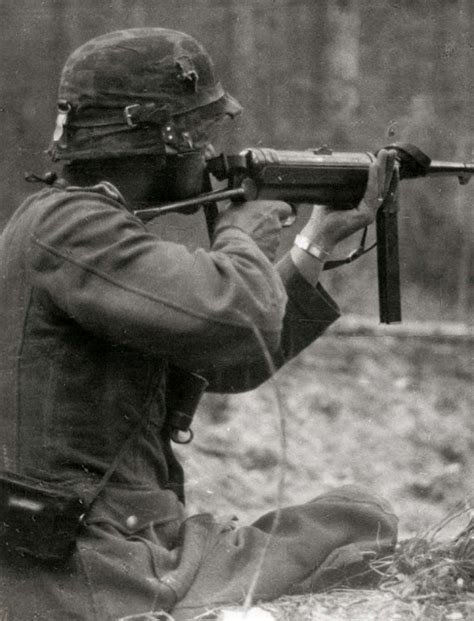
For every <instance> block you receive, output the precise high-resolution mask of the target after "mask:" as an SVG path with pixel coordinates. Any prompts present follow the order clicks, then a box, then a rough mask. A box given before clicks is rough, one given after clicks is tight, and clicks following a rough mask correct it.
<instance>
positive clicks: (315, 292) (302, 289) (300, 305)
mask: <svg viewBox="0 0 474 621" xmlns="http://www.w3.org/2000/svg"><path fill="white" fill-rule="evenodd" d="M276 267H277V269H278V272H279V274H280V277H281V279H282V281H283V284H284V285H285V288H286V291H287V294H288V298H289V299H290V300H291V302H292V304H291V307H292V309H291V310H290V309H288V311H289V312H290V313H291V314H293V313H295V314H297V315H298V316H299V318H301V319H309V320H311V319H312V320H314V319H315V318H317V320H318V323H322V324H327V326H329V325H330V324H332V323H333V322H334V321H336V319H338V318H339V317H340V315H341V312H340V309H339V307H338V305H337V303H336V302H335V301H334V300H333V298H332V297H331V296H330V295H329V294H328V293H327V291H326V290H325V289H324V288H323V287H322V286H321V285H320V284H319V283H318V285H317V286H316V287H312V286H311V285H310V284H309V283H308V282H307V281H306V280H305V279H304V278H303V276H301V274H300V273H299V271H298V269H297V267H296V266H295V264H294V263H293V261H292V259H291V256H290V254H289V253H287V254H286V255H285V256H284V257H283V258H282V259H280V261H279V262H278V264H277V266H276Z"/></svg>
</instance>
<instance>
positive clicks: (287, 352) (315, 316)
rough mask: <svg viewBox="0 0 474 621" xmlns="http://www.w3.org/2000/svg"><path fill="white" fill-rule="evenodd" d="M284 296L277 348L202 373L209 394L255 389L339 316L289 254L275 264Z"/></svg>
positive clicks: (323, 292)
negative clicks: (300, 272)
mask: <svg viewBox="0 0 474 621" xmlns="http://www.w3.org/2000/svg"><path fill="white" fill-rule="evenodd" d="M277 270H278V272H279V274H280V277H281V278H282V282H283V283H284V285H285V287H286V291H287V294H288V302H287V305H286V312H285V317H284V320H283V330H282V334H281V340H280V346H279V348H278V349H277V350H276V351H275V352H274V353H272V352H270V351H268V350H267V351H265V350H264V345H263V342H261V348H260V351H259V352H258V353H257V355H253V357H250V356H248V357H247V359H246V360H244V361H243V362H240V363H238V364H233V365H230V366H222V365H221V366H219V365H218V364H213V365H212V367H211V368H208V369H206V370H203V372H202V373H203V375H204V376H205V377H206V378H207V379H208V380H209V382H210V384H209V388H208V391H209V392H223V393H232V392H244V391H246V390H252V389H253V388H256V387H257V386H259V385H260V384H262V383H263V382H264V381H266V380H267V379H269V377H271V375H273V374H274V372H275V371H276V370H278V369H279V368H280V367H282V366H283V365H284V364H285V363H286V362H288V361H289V360H291V359H292V358H294V357H295V356H296V355H297V354H298V353H300V352H301V351H302V350H303V349H304V348H305V347H307V346H308V345H310V344H311V343H312V342H313V341H315V340H316V339H317V338H318V337H319V336H320V335H321V334H323V332H324V331H325V330H326V329H327V328H328V327H329V326H330V325H331V324H332V323H333V322H334V321H335V320H336V319H337V318H338V317H339V315H340V313H339V309H338V306H337V305H336V303H335V302H334V300H333V299H332V298H331V297H330V296H329V295H328V294H327V293H326V291H325V290H324V289H323V288H322V287H321V285H318V286H317V287H316V288H314V287H312V286H311V285H309V284H308V283H307V282H306V281H305V279H304V278H303V277H302V276H301V275H300V274H299V272H298V270H297V269H296V267H295V266H294V264H293V262H292V260H291V258H290V256H289V254H287V255H285V256H284V257H283V258H282V259H281V261H280V262H279V263H278V264H277Z"/></svg>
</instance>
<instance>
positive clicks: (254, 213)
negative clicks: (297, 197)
mask: <svg viewBox="0 0 474 621" xmlns="http://www.w3.org/2000/svg"><path fill="white" fill-rule="evenodd" d="M292 213H293V212H292V209H291V207H290V205H288V204H287V203H284V202H282V201H267V200H265V201H264V200H260V201H248V202H245V203H238V204H231V205H229V207H227V208H226V209H225V210H224V211H223V212H222V213H221V214H220V216H219V219H218V221H217V226H216V235H218V234H219V230H222V229H223V228H224V227H225V228H227V227H236V228H238V229H241V230H242V231H244V232H245V233H247V234H248V235H250V237H251V238H252V239H253V240H254V242H255V243H256V244H257V246H258V247H259V248H260V250H261V251H262V252H263V253H264V254H265V256H266V257H267V258H268V259H269V260H270V261H273V260H274V259H275V257H276V253H277V250H278V245H279V243H280V236H281V229H282V226H283V223H284V222H285V221H286V220H287V219H288V218H290V217H291V216H292Z"/></svg>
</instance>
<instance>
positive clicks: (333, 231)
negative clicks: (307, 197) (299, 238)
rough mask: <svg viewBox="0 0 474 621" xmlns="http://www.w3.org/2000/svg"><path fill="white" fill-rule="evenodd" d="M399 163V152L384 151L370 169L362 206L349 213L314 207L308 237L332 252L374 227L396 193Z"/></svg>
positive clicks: (319, 206)
mask: <svg viewBox="0 0 474 621" xmlns="http://www.w3.org/2000/svg"><path fill="white" fill-rule="evenodd" d="M395 162H396V152H395V151H393V150H386V149H381V150H380V151H379V153H378V154H377V157H376V159H375V160H374V161H373V162H372V163H371V165H370V167H369V177H368V181H367V188H366V191H365V194H364V198H363V199H362V201H361V202H360V203H359V205H358V206H357V207H356V208H355V209H347V210H336V209H332V208H331V207H327V206H325V205H314V207H313V211H312V213H311V216H310V219H309V221H308V223H307V225H306V226H305V227H304V229H303V231H302V233H303V234H304V235H305V237H307V238H309V239H310V240H311V241H312V242H313V243H315V244H317V245H318V246H320V247H321V248H324V250H326V251H327V252H331V251H332V250H333V248H334V246H336V244H338V243H339V242H340V241H342V240H343V239H345V238H346V237H349V236H350V235H352V234H353V233H355V232H356V231H358V230H359V229H363V228H364V227H366V226H368V225H369V224H371V223H372V222H373V221H374V220H375V216H376V214H377V210H378V209H379V207H380V206H381V205H382V203H383V202H384V200H385V198H386V197H387V195H388V193H389V192H394V191H395V190H396V188H394V187H393V184H392V175H393V170H394V167H395Z"/></svg>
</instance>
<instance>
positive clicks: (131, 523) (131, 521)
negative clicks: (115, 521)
mask: <svg viewBox="0 0 474 621" xmlns="http://www.w3.org/2000/svg"><path fill="white" fill-rule="evenodd" d="M137 524H138V518H137V516H136V515H129V516H128V518H127V519H126V521H125V525H126V526H127V528H135V526H136V525H137Z"/></svg>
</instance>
